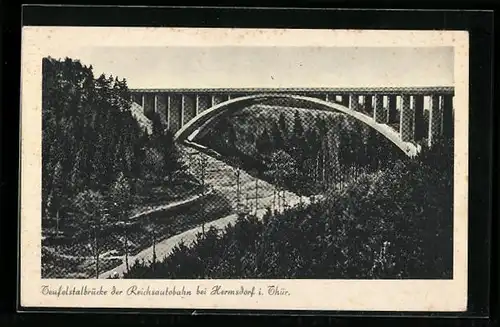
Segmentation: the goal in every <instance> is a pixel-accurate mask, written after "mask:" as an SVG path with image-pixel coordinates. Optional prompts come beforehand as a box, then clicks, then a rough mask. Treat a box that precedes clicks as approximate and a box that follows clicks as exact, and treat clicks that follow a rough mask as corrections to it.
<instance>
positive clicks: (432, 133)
mask: <svg viewBox="0 0 500 327" xmlns="http://www.w3.org/2000/svg"><path fill="white" fill-rule="evenodd" d="M439 100H440V99H439V95H437V94H433V95H431V106H430V108H429V136H428V145H429V147H431V146H433V145H434V144H436V142H438V140H439V138H440V136H441V131H442V129H441V125H442V120H443V112H442V107H441V101H439Z"/></svg>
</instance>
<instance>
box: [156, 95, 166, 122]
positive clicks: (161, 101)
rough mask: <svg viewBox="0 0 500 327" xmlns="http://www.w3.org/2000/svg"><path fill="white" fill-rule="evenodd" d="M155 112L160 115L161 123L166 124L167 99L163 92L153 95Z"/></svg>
mask: <svg viewBox="0 0 500 327" xmlns="http://www.w3.org/2000/svg"><path fill="white" fill-rule="evenodd" d="M155 112H157V113H158V115H159V116H160V120H161V122H162V124H164V125H166V124H167V99H166V96H165V94H156V95H155Z"/></svg>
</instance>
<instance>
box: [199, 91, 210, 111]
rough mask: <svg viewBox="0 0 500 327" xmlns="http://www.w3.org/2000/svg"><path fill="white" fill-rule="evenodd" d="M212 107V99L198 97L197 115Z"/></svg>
mask: <svg viewBox="0 0 500 327" xmlns="http://www.w3.org/2000/svg"><path fill="white" fill-rule="evenodd" d="M211 106H212V99H211V97H210V96H209V95H206V94H200V95H198V113H200V112H203V111H205V110H207V109H208V108H210V107H211Z"/></svg>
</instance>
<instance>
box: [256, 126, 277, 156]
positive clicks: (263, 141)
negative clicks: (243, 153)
mask: <svg viewBox="0 0 500 327" xmlns="http://www.w3.org/2000/svg"><path fill="white" fill-rule="evenodd" d="M255 147H256V149H257V151H259V154H261V155H265V154H270V153H271V152H272V151H273V143H272V141H271V137H270V136H269V132H268V131H267V129H266V128H264V130H263V131H262V134H260V135H259V137H258V138H257V140H256V145H255Z"/></svg>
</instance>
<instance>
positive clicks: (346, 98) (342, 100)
mask: <svg viewBox="0 0 500 327" xmlns="http://www.w3.org/2000/svg"><path fill="white" fill-rule="evenodd" d="M340 104H342V105H343V106H344V107H347V108H349V96H348V95H346V94H344V95H341V96H340Z"/></svg>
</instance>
